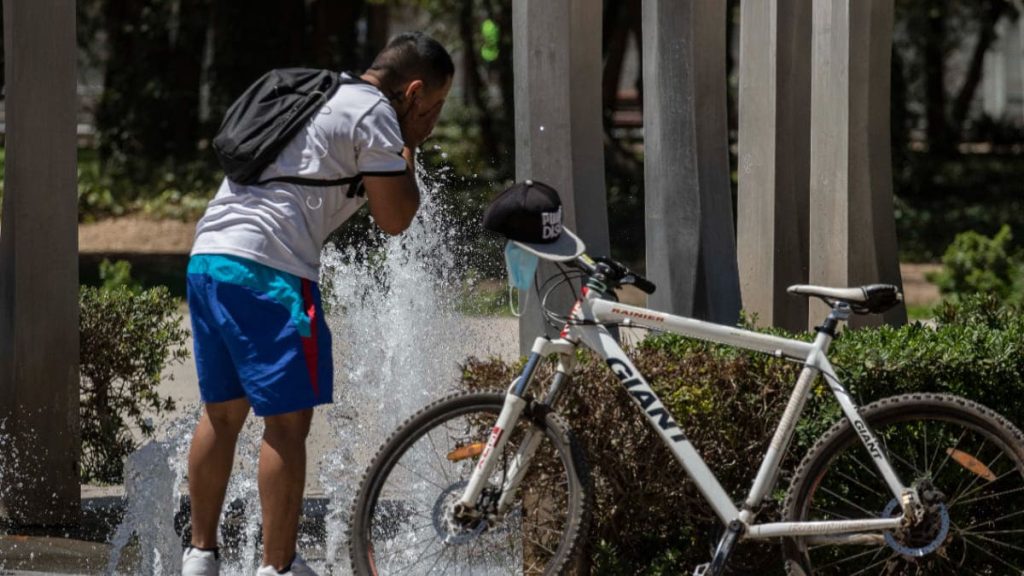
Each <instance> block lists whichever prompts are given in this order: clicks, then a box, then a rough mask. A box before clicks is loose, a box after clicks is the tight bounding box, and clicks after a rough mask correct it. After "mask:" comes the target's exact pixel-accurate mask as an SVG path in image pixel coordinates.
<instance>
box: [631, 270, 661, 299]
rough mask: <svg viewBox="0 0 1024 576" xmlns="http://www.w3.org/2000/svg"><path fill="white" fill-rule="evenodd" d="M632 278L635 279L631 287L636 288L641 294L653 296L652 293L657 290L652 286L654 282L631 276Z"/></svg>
mask: <svg viewBox="0 0 1024 576" xmlns="http://www.w3.org/2000/svg"><path fill="white" fill-rule="evenodd" d="M633 278H635V280H633V286H636V287H637V288H638V289H639V290H640V291H641V292H643V293H645V294H654V291H655V290H657V288H658V287H657V286H656V285H655V284H654V282H651V281H650V280H648V279H647V278H644V277H643V276H638V275H636V274H633Z"/></svg>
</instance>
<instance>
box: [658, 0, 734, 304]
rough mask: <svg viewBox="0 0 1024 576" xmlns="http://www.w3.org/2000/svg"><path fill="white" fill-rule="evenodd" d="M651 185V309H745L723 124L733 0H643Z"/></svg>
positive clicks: (726, 139)
mask: <svg viewBox="0 0 1024 576" xmlns="http://www.w3.org/2000/svg"><path fill="white" fill-rule="evenodd" d="M643 31H644V32H643V75H644V181H645V183H646V185H645V198H646V200H645V203H646V206H645V212H646V238H647V276H648V277H649V278H650V279H651V280H652V281H654V282H655V283H656V284H657V285H658V291H657V292H656V293H655V294H654V295H652V296H651V297H650V298H649V299H648V302H649V303H650V305H651V306H652V307H653V308H657V309H660V310H665V311H669V312H673V313H678V314H685V315H692V316H696V317H700V318H706V319H709V320H712V321H714V322H720V323H723V324H733V323H735V322H736V320H737V318H738V313H739V309H740V289H739V278H738V273H737V267H736V240H735V235H734V226H733V211H732V193H731V190H730V185H729V151H728V128H727V121H726V76H725V52H726V41H725V40H726V2H723V1H722V0H690V1H685V2H683V1H680V0H644V2H643Z"/></svg>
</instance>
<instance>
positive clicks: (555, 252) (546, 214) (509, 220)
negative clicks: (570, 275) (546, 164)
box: [484, 180, 585, 261]
mask: <svg viewBox="0 0 1024 576" xmlns="http://www.w3.org/2000/svg"><path fill="white" fill-rule="evenodd" d="M484 228H486V229H488V230H490V231H491V232H497V233H498V234H501V235H502V236H504V237H506V238H508V239H509V240H512V241H513V242H515V243H516V244H518V245H519V246H520V247H521V248H523V249H524V250H526V251H528V252H532V253H533V254H536V255H537V256H540V257H541V258H545V259H547V260H557V261H565V260H572V259H574V258H576V257H577V256H579V255H580V254H582V253H583V250H584V249H585V247H584V245H583V241H582V240H580V239H579V237H577V236H576V235H575V234H573V233H572V232H571V231H569V229H568V228H565V227H564V226H563V225H562V201H561V200H560V199H559V198H558V192H556V191H555V189H554V188H552V187H551V186H548V185H547V184H544V183H543V182H538V181H536V180H525V181H523V182H517V183H516V184H513V185H512V186H511V187H509V188H508V189H506V190H505V191H504V192H502V193H501V194H498V195H497V196H496V197H495V198H494V200H492V201H491V204H490V206H488V207H487V211H486V212H485V213H484Z"/></svg>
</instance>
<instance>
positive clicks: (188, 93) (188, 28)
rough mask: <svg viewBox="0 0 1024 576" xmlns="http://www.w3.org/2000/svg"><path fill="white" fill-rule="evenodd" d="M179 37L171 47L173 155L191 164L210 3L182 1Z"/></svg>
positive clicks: (194, 144) (170, 135) (194, 151)
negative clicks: (189, 161)
mask: <svg viewBox="0 0 1024 576" xmlns="http://www.w3.org/2000/svg"><path fill="white" fill-rule="evenodd" d="M179 1H180V7H179V12H178V13H179V14H180V15H181V16H180V20H179V22H180V23H179V28H178V35H177V37H176V38H175V41H174V43H173V45H172V46H171V58H170V70H169V75H170V79H171V85H170V86H169V87H168V88H169V90H168V92H169V96H168V112H169V113H170V114H171V115H172V121H171V123H170V128H171V132H170V134H169V135H168V136H169V139H170V141H171V145H170V146H171V154H172V157H173V158H175V159H176V160H191V159H192V158H193V157H194V156H195V154H196V149H197V147H196V145H197V143H198V141H199V136H200V123H199V87H200V82H201V80H202V72H203V54H204V53H205V51H206V37H207V34H206V32H207V26H208V24H209V19H210V9H211V5H210V0H179Z"/></svg>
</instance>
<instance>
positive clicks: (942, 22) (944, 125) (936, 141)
mask: <svg viewBox="0 0 1024 576" xmlns="http://www.w3.org/2000/svg"><path fill="white" fill-rule="evenodd" d="M947 14H948V10H947V8H946V6H945V3H943V2H938V3H936V4H935V5H934V6H932V7H931V8H930V10H929V14H928V22H927V24H926V29H925V41H924V74H925V116H926V118H927V121H928V131H927V134H928V148H929V150H930V151H931V152H932V153H934V154H937V155H946V154H949V153H951V152H952V151H953V149H954V148H955V143H954V142H951V139H950V138H949V123H948V122H947V120H946V74H945V66H946V50H945V44H946V16H947Z"/></svg>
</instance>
